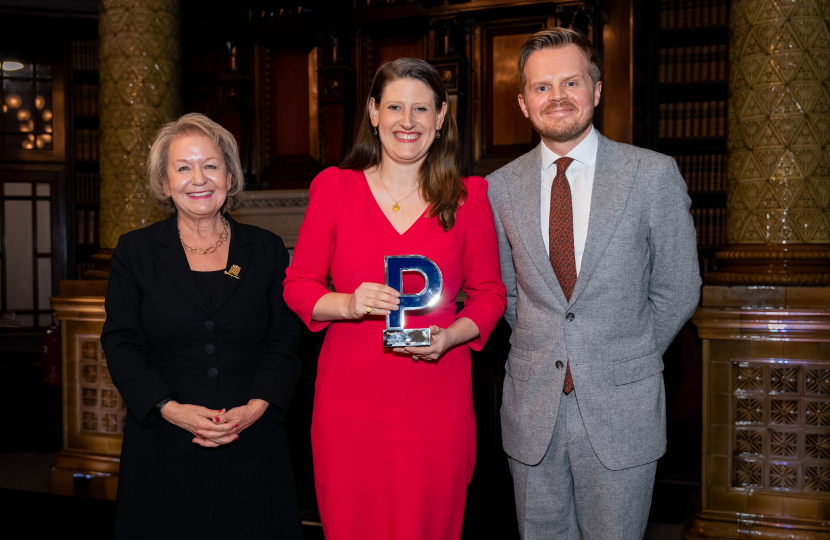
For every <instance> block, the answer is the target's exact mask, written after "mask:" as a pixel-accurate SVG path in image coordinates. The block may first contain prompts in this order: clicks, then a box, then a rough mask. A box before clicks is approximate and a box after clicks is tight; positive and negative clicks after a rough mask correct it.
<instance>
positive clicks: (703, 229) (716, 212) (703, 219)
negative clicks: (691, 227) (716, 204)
mask: <svg viewBox="0 0 830 540" xmlns="http://www.w3.org/2000/svg"><path fill="white" fill-rule="evenodd" d="M692 219H693V220H694V222H695V230H696V231H697V245H698V246H722V245H724V244H725V243H726V208H692Z"/></svg>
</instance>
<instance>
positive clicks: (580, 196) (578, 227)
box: [541, 126, 598, 275]
mask: <svg viewBox="0 0 830 540" xmlns="http://www.w3.org/2000/svg"><path fill="white" fill-rule="evenodd" d="M597 145H598V138H597V131H596V129H594V127H593V126H591V132H590V133H588V136H587V137H585V139H584V140H583V141H582V142H581V143H579V144H578V145H576V147H575V148H574V149H573V150H571V151H570V152H568V155H567V156H558V155H556V154H555V153H554V152H553V151H552V150H551V149H550V148H548V147H547V146H545V143H544V142H542V143H541V146H542V208H541V212H542V214H541V215H542V238H543V239H544V242H545V250H547V252H548V254H550V228H549V225H550V188H551V185H553V179H554V178H555V177H556V165H555V164H554V162H555V161H556V160H557V159H559V158H560V157H569V158H573V160H574V161H573V163H571V166H570V167H568V170H567V171H566V172H565V176H566V177H567V179H568V183H569V184H570V185H571V201H572V202H573V213H574V259H575V262H576V274H577V275H579V267H580V266H581V265H582V254H583V253H584V252H585V241H586V240H587V239H588V218H589V217H590V214H591V191H592V190H593V188H594V171H595V170H596V165H597Z"/></svg>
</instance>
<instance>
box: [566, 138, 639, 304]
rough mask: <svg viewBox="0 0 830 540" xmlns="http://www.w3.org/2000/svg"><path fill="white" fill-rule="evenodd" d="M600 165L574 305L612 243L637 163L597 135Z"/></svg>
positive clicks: (595, 172) (594, 187) (594, 186)
mask: <svg viewBox="0 0 830 540" xmlns="http://www.w3.org/2000/svg"><path fill="white" fill-rule="evenodd" d="M597 135H598V137H599V143H598V146H597V164H596V169H595V171H594V185H593V188H592V190H591V214H590V218H589V220H588V239H587V240H586V242H585V252H584V253H583V255H582V265H581V267H580V269H579V277H578V278H577V280H576V285H575V287H574V292H573V294H572V295H571V303H572V304H573V302H575V301H576V299H577V298H579V295H580V293H582V291H583V290H585V287H586V286H587V283H588V281H589V280H590V279H591V274H592V273H593V272H594V270H595V269H596V267H597V265H598V264H599V261H600V259H601V258H602V254H603V253H605V249H606V248H607V247H608V244H609V242H611V237H612V236H614V231H616V230H617V224H618V223H619V222H620V218H621V217H622V213H623V209H625V204H626V201H627V200H628V193H629V191H631V184H632V181H633V180H634V174H635V173H636V172H637V164H638V161H637V160H635V159H631V157H630V156H626V155H625V153H623V152H621V151H620V147H619V145H618V144H617V143H615V142H614V141H611V140H609V139H606V138H605V137H603V136H602V135H601V134H599V133H597Z"/></svg>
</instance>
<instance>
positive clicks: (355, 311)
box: [343, 283, 401, 319]
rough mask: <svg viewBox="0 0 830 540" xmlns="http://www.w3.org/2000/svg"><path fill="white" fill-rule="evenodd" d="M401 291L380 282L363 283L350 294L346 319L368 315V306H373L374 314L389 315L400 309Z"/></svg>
mask: <svg viewBox="0 0 830 540" xmlns="http://www.w3.org/2000/svg"><path fill="white" fill-rule="evenodd" d="M399 296H400V293H399V292H398V291H396V290H395V289H393V288H392V287H389V286H387V285H381V284H380V283H361V284H360V286H359V287H358V288H357V289H356V290H355V291H354V293H353V294H351V295H349V299H348V302H347V305H346V313H344V317H343V318H344V319H360V318H361V317H365V316H366V315H368V313H367V312H366V307H367V306H368V307H370V308H372V313H371V314H372V315H389V313H390V312H391V311H396V310H397V309H398V304H399V303H400V302H401V301H400V300H399V299H398V297H399Z"/></svg>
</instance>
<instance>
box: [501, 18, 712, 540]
mask: <svg viewBox="0 0 830 540" xmlns="http://www.w3.org/2000/svg"><path fill="white" fill-rule="evenodd" d="M598 66H599V59H598V57H597V53H596V51H595V50H594V48H593V46H592V45H591V43H590V41H588V39H587V38H586V37H585V36H583V35H582V34H581V33H579V32H577V31H575V30H569V29H563V28H554V29H547V30H544V31H541V32H538V33H536V34H534V35H533V36H531V37H530V38H528V40H527V41H526V42H525V44H524V45H523V47H522V51H521V55H520V61H519V71H520V75H521V83H522V90H521V93H520V94H519V105H520V106H521V109H522V112H523V113H524V115H525V116H526V117H527V118H529V119H530V121H531V122H532V123H533V126H534V128H535V129H536V130H537V131H538V132H539V133H540V135H541V137H542V143H541V144H540V145H539V147H537V148H535V149H534V150H532V151H530V152H528V153H527V154H525V155H523V156H522V157H520V158H518V159H516V160H515V161H513V162H512V163H510V164H508V165H507V166H505V167H503V168H501V169H499V170H498V171H496V172H494V173H493V174H491V175H490V176H489V177H488V180H489V196H490V201H491V204H492V207H493V214H494V216H495V222H496V232H497V233H498V238H499V249H500V256H501V270H502V278H503V280H504V282H505V284H506V285H507V297H508V308H507V312H506V314H505V318H506V319H507V322H508V323H509V324H510V326H511V327H512V328H513V334H512V336H511V338H510V343H511V345H512V347H511V350H510V355H509V357H508V360H507V366H506V368H507V376H506V377H505V380H504V399H503V403H502V408H501V423H502V434H503V436H502V439H503V444H504V449H505V451H506V452H507V454H508V455H509V457H510V469H511V472H512V474H513V483H514V488H515V494H516V510H517V514H518V518H519V527H520V530H521V533H522V537H523V538H524V539H525V540H532V539H537V538H540V539H541V538H545V539H556V540H570V539H573V540H579V538H580V537H581V538H583V539H584V540H612V539H634V538H642V536H643V534H644V531H645V527H646V522H647V520H648V512H649V507H650V504H651V494H652V489H653V485H654V476H655V471H656V468H657V463H656V460H657V459H658V458H659V457H660V456H662V455H663V453H664V452H665V450H666V418H665V389H664V387H663V376H662V371H663V360H662V355H663V353H664V352H665V350H666V348H667V347H668V346H669V343H671V341H672V339H673V338H674V336H675V335H676V334H677V332H678V330H679V329H680V327H681V326H682V325H683V323H685V322H686V320H687V319H688V318H689V317H690V316H691V314H692V312H693V311H694V308H695V305H696V304H697V300H698V295H699V292H700V275H699V272H698V263H697V250H696V246H695V230H694V226H693V223H692V218H691V216H690V214H689V206H690V204H691V203H690V200H689V197H688V195H687V194H686V185H685V183H684V181H683V178H682V177H681V176H680V173H679V171H678V169H677V165H676V164H675V162H674V160H673V159H671V158H670V157H667V156H664V155H661V154H657V153H655V152H651V151H648V150H643V149H640V148H636V147H633V146H629V145H625V144H618V143H616V142H613V141H611V140H609V139H606V138H605V137H603V136H602V135H600V134H599V133H598V132H597V131H596V129H594V128H593V126H592V122H593V114H594V107H596V106H597V105H598V104H599V99H600V93H601V90H602V82H601V81H600V70H599V67H598Z"/></svg>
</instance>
